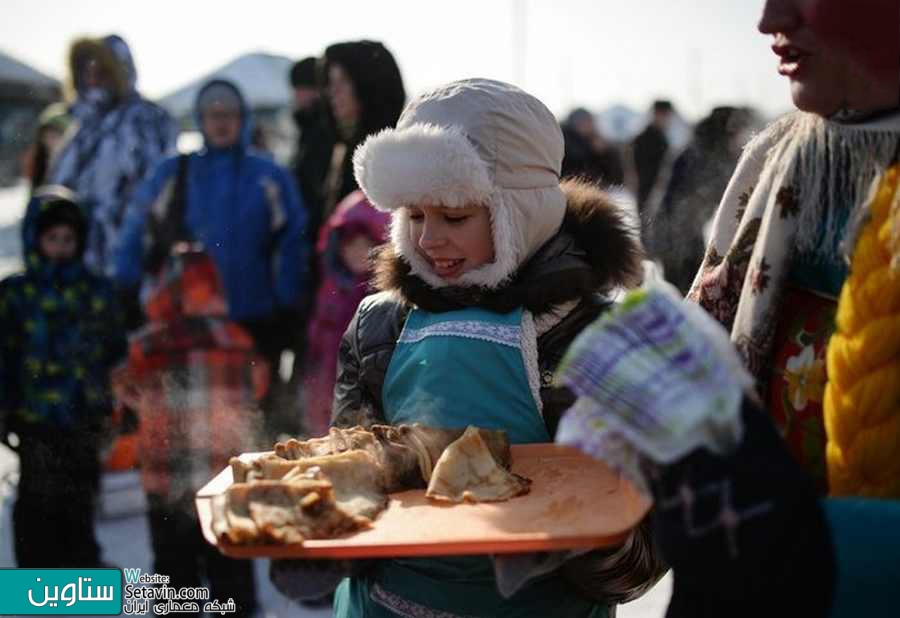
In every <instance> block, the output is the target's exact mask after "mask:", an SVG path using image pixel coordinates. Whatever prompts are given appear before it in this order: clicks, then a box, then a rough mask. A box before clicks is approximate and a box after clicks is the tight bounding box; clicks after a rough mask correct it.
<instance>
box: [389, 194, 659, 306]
mask: <svg viewBox="0 0 900 618" xmlns="http://www.w3.org/2000/svg"><path fill="white" fill-rule="evenodd" d="M562 189H563V192H564V193H565V196H566V215H565V218H564V220H563V223H562V226H561V227H560V229H559V231H558V232H557V233H556V234H555V235H554V236H553V237H552V238H551V239H550V240H548V241H547V242H546V243H545V244H544V245H543V246H542V247H541V248H540V249H539V250H538V251H537V253H535V255H534V256H532V258H531V259H530V260H528V261H527V262H526V263H525V264H523V265H522V266H521V267H520V268H519V270H518V271H517V272H516V273H515V274H514V275H513V277H512V278H511V279H510V282H509V283H507V284H506V285H504V286H502V287H500V288H498V289H494V290H491V289H487V288H483V287H445V288H440V289H436V288H433V287H431V286H429V285H428V284H427V283H426V282H425V281H423V280H422V279H421V278H419V277H417V276H415V275H413V274H412V273H411V272H410V267H409V264H408V263H406V262H405V261H404V260H403V259H402V258H401V257H400V256H399V255H398V254H397V253H396V251H395V250H394V247H393V246H392V245H390V244H388V245H384V246H382V247H381V248H379V249H378V250H377V252H376V254H375V274H374V277H373V281H372V283H373V287H374V288H375V289H377V290H379V291H391V292H394V293H395V294H398V295H399V296H400V297H401V298H402V300H404V301H405V302H408V303H411V304H415V305H417V306H419V307H421V308H423V309H425V310H428V311H434V312H441V311H451V310H454V309H461V308H464V307H469V306H479V307H484V308H486V309H490V310H493V311H500V312H507V311H512V310H513V309H515V308H516V307H519V306H524V307H525V309H527V310H529V311H531V312H532V313H534V314H535V315H540V314H542V313H545V312H546V311H548V310H549V309H550V308H551V307H553V306H555V305H559V304H561V303H564V302H567V301H572V300H579V299H581V298H585V297H588V296H591V295H593V294H596V293H605V292H609V291H611V290H612V289H614V288H617V287H632V286H635V285H637V284H639V283H640V280H641V272H642V271H641V258H642V250H641V248H640V245H639V244H638V242H637V241H636V235H635V232H634V230H632V229H631V226H630V225H629V223H628V222H627V220H626V218H625V216H624V214H623V212H622V211H621V209H620V208H619V207H618V206H617V205H615V204H614V203H613V202H612V201H611V200H610V199H609V197H608V196H607V195H606V193H604V192H603V191H601V190H600V189H599V188H597V187H596V186H594V185H591V184H588V183H586V182H584V181H579V180H568V181H566V182H564V183H563V184H562Z"/></svg>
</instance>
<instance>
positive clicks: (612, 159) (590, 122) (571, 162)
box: [561, 107, 625, 187]
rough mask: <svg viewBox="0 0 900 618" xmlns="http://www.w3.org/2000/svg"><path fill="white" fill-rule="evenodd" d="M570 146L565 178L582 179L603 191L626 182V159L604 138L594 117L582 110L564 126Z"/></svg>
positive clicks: (574, 112) (564, 167)
mask: <svg viewBox="0 0 900 618" xmlns="http://www.w3.org/2000/svg"><path fill="white" fill-rule="evenodd" d="M561 126H562V132H563V138H564V139H565V144H566V153H565V156H564V157H563V163H562V177H563V178H568V177H570V176H578V177H580V178H583V179H585V180H588V181H590V182H595V183H598V184H599V185H601V186H603V187H608V186H610V185H621V184H623V183H624V182H625V171H624V167H623V165H622V155H621V154H620V153H619V150H618V148H616V146H615V145H613V144H610V143H608V142H607V141H606V140H605V139H604V137H603V136H602V135H601V134H600V131H599V130H598V128H597V125H596V123H595V122H594V116H593V115H592V114H591V113H590V112H589V111H588V110H586V109H584V108H582V107H579V108H578V109H576V110H574V111H572V113H570V114H569V117H568V118H566V121H565V122H564V123H563V124H562V125H561Z"/></svg>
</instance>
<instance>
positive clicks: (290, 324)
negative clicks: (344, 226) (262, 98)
mask: <svg viewBox="0 0 900 618" xmlns="http://www.w3.org/2000/svg"><path fill="white" fill-rule="evenodd" d="M196 114H197V124H198V126H200V127H202V130H203V139H204V146H205V147H204V149H203V150H201V151H200V152H195V153H192V154H190V155H184V156H179V157H173V158H171V159H168V160H166V161H164V162H163V163H162V164H161V165H159V166H158V167H157V169H156V170H155V172H154V173H153V176H152V177H151V178H150V180H149V181H148V182H147V183H145V184H144V185H143V186H142V187H141V188H140V190H139V191H138V193H137V194H136V196H135V200H134V203H133V205H132V207H131V209H130V212H129V218H128V221H126V224H125V229H124V233H123V241H122V247H121V251H120V254H119V259H118V268H117V273H116V277H117V279H118V281H119V282H120V283H121V284H122V285H125V286H135V285H137V284H138V282H139V281H140V280H141V278H142V276H146V275H148V274H152V273H153V272H154V271H155V269H156V268H158V260H159V259H160V257H164V256H166V255H168V253H169V252H170V251H171V248H172V246H173V245H174V244H175V243H176V242H177V241H180V240H192V241H198V242H200V243H201V244H202V245H203V246H204V247H206V250H207V251H208V252H209V254H210V255H211V256H212V259H213V262H214V263H215V265H216V270H217V271H218V272H219V275H220V276H221V277H222V282H223V284H224V289H225V296H226V298H227V301H228V302H227V304H228V313H229V316H230V317H231V318H232V319H233V320H236V321H237V322H239V323H240V324H241V325H242V326H244V327H245V328H246V329H247V330H248V331H249V332H250V334H251V335H252V336H253V340H254V341H255V342H256V347H257V349H258V350H259V351H260V353H261V354H262V355H263V356H264V357H265V358H266V360H267V361H268V363H269V365H270V367H271V368H272V370H273V374H275V375H277V370H278V367H279V364H280V358H281V353H282V351H283V350H284V349H285V348H286V347H287V346H288V345H290V339H289V338H286V337H284V333H286V332H290V330H291V329H292V328H294V327H295V324H296V321H297V317H296V316H297V310H298V307H299V305H300V299H301V297H302V295H303V294H305V293H307V272H306V266H307V264H308V262H307V257H306V256H307V251H308V243H307V240H306V239H305V238H304V237H303V229H304V225H305V221H306V213H305V210H304V208H303V205H302V202H301V201H300V198H299V196H298V195H297V190H296V188H295V186H294V182H293V179H292V178H291V177H290V175H289V174H288V172H287V170H285V169H284V168H282V167H281V166H279V165H277V164H276V163H274V162H273V161H272V160H271V159H268V158H265V157H261V156H258V155H256V154H253V153H252V152H251V151H250V149H249V148H248V143H249V139H250V133H251V122H250V116H249V112H248V110H247V107H246V104H245V102H244V98H243V96H242V94H241V92H240V91H239V90H238V89H237V87H236V86H235V85H234V84H232V83H231V82H227V81H224V80H212V81H210V82H209V83H208V84H206V86H204V87H203V88H202V89H201V90H200V92H199V93H198V95H197V102H196ZM148 259H149V260H150V262H151V263H148V262H147V260H148ZM273 379H274V378H273ZM273 388H275V387H274V386H273ZM271 390H272V389H270V391H271ZM264 409H265V410H266V412H267V415H268V414H272V415H274V414H276V412H278V411H280V410H275V409H274V406H270V405H269V404H268V401H267V403H266V405H265V406H264ZM284 414H285V417H284V418H280V417H279V418H275V417H274V416H272V417H267V422H269V423H271V426H270V430H271V431H272V432H273V433H274V432H276V431H278V428H279V427H280V426H281V425H283V424H285V423H287V424H288V425H292V424H293V423H294V422H295V420H296V416H297V415H296V411H295V410H293V409H291V410H284ZM298 429H299V428H297V427H293V426H289V427H285V430H286V431H288V432H292V431H297V430H298Z"/></svg>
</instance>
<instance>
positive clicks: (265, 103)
mask: <svg viewBox="0 0 900 618" xmlns="http://www.w3.org/2000/svg"><path fill="white" fill-rule="evenodd" d="M292 63H293V61H292V60H291V59H290V58H286V57H284V56H274V55H272V54H264V53H253V54H246V55H243V56H239V57H238V58H235V59H234V60H232V61H231V62H229V63H228V64H226V65H224V66H222V67H220V68H218V69H216V70H214V71H212V72H210V73H208V74H207V75H204V76H203V77H201V78H200V79H197V80H194V81H193V82H191V83H190V84H188V85H186V86H183V87H181V88H179V89H178V90H176V91H175V92H173V93H171V94H169V95H167V96H165V97H163V98H162V99H161V100H160V101H159V104H160V105H162V106H163V107H164V108H166V109H167V110H168V111H169V113H170V114H172V116H174V117H175V118H178V119H179V120H184V119H190V117H191V115H192V114H193V108H194V99H196V97H197V92H198V91H199V90H200V88H201V87H203V85H204V84H205V83H206V82H208V81H209V80H211V79H213V78H222V79H227V80H229V81H232V82H234V83H235V84H237V86H238V87H239V88H240V89H241V91H242V92H243V93H244V98H245V99H246V100H247V104H248V105H249V106H250V108H251V109H253V110H261V109H269V110H274V109H279V108H283V107H287V106H288V105H290V103H291V89H290V84H289V82H288V74H289V72H290V70H291V65H292Z"/></svg>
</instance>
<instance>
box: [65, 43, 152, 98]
mask: <svg viewBox="0 0 900 618" xmlns="http://www.w3.org/2000/svg"><path fill="white" fill-rule="evenodd" d="M84 58H92V59H94V60H96V61H97V62H98V63H99V64H100V67H101V69H102V70H103V72H104V73H106V74H107V75H109V76H110V78H111V79H112V83H113V92H112V93H111V94H112V95H113V98H115V99H116V100H117V101H121V100H123V99H126V98H127V97H128V96H129V95H131V93H133V92H134V88H135V84H136V82H137V72H136V70H135V67H134V60H133V59H132V56H131V50H130V49H129V48H128V44H127V43H126V42H125V41H124V40H123V39H122V38H121V37H119V36H117V35H114V34H113V35H110V36H106V37H103V38H81V39H76V40H75V41H74V42H73V43H72V46H71V47H70V48H69V83H68V85H67V89H68V91H69V96H70V97H71V98H72V99H74V98H76V97H77V96H78V95H79V94H80V93H81V92H82V90H83V85H82V83H81V75H80V74H79V72H80V71H81V69H82V67H81V63H82V62H83V59H84Z"/></svg>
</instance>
